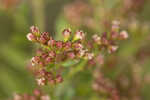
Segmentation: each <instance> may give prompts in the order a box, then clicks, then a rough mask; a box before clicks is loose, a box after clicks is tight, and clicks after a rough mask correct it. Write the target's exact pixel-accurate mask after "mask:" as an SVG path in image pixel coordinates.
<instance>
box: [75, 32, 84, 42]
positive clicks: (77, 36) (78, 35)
mask: <svg viewBox="0 0 150 100" xmlns="http://www.w3.org/2000/svg"><path fill="white" fill-rule="evenodd" d="M84 37H85V33H84V32H83V31H81V30H80V31H77V32H76V33H75V37H74V39H73V41H76V40H83V39H84Z"/></svg>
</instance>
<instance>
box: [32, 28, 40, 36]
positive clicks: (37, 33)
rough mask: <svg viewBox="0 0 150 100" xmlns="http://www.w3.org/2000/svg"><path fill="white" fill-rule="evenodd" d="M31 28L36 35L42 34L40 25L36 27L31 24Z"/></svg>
mask: <svg viewBox="0 0 150 100" xmlns="http://www.w3.org/2000/svg"><path fill="white" fill-rule="evenodd" d="M30 30H31V32H32V33H33V34H35V35H39V34H40V31H39V29H38V27H36V26H31V27H30Z"/></svg>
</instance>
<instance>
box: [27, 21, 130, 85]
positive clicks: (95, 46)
mask: <svg viewBox="0 0 150 100" xmlns="http://www.w3.org/2000/svg"><path fill="white" fill-rule="evenodd" d="M30 30H31V33H28V34H27V39H28V40H29V41H32V42H34V43H38V44H39V45H40V46H41V47H40V48H39V49H38V50H37V52H36V56H34V57H33V58H32V59H31V63H32V66H34V69H35V75H36V77H37V79H36V80H37V82H38V84H39V85H46V84H49V83H50V84H57V83H61V82H62V81H63V78H62V76H61V72H60V71H59V69H60V68H61V67H63V63H64V62H66V61H68V60H78V61H80V60H82V59H85V60H87V61H91V60H95V61H96V58H97V57H98V56H99V54H100V53H101V51H102V50H106V51H108V53H112V52H115V51H116V50H117V49H118V45H117V42H118V41H119V40H124V39H127V38H128V34H127V32H126V31H121V32H119V24H118V23H117V22H113V24H112V29H111V31H110V32H109V33H108V32H104V33H103V34H102V35H101V36H99V35H97V34H95V35H93V37H92V39H91V40H86V34H85V33H84V32H83V31H82V30H77V31H76V32H75V34H73V35H71V34H72V33H73V32H72V31H71V29H70V28H68V29H64V30H63V31H62V34H63V36H64V40H63V41H60V40H55V39H53V37H51V36H50V35H49V33H48V32H43V33H41V32H40V31H39V29H38V28H37V27H35V26H32V27H31V28H30ZM58 71H59V72H58Z"/></svg>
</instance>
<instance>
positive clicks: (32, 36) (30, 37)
mask: <svg viewBox="0 0 150 100" xmlns="http://www.w3.org/2000/svg"><path fill="white" fill-rule="evenodd" d="M27 39H28V40H29V41H35V40H36V37H35V36H34V35H33V34H32V33H28V34H27Z"/></svg>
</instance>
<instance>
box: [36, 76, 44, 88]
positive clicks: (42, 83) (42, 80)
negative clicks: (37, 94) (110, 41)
mask: <svg viewBox="0 0 150 100" xmlns="http://www.w3.org/2000/svg"><path fill="white" fill-rule="evenodd" d="M36 81H37V83H38V85H41V86H43V85H45V78H44V77H42V78H39V79H36Z"/></svg>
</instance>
